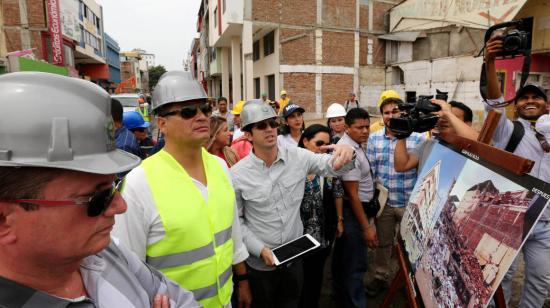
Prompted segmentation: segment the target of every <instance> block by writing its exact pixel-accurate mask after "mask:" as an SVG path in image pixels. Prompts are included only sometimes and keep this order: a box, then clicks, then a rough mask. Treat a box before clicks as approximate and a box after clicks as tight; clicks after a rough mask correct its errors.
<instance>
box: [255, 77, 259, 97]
mask: <svg viewBox="0 0 550 308" xmlns="http://www.w3.org/2000/svg"><path fill="white" fill-rule="evenodd" d="M254 97H256V98H260V78H259V77H258V78H254Z"/></svg>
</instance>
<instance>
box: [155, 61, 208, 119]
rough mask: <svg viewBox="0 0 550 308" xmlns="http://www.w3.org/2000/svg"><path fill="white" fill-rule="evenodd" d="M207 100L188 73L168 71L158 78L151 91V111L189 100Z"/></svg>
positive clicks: (199, 86)
mask: <svg viewBox="0 0 550 308" xmlns="http://www.w3.org/2000/svg"><path fill="white" fill-rule="evenodd" d="M207 98H208V96H207V95H206V93H205V92H204V89H203V88H202V87H201V85H200V84H199V82H198V81H197V80H195V79H194V78H193V75H191V73H190V72H184V71H168V72H166V73H164V74H162V76H160V79H159V82H158V83H157V85H156V86H155V89H154V90H153V110H155V111H156V110H157V109H158V108H159V107H160V106H163V105H166V104H171V103H177V102H185V101H190V100H204V101H206V99H207Z"/></svg>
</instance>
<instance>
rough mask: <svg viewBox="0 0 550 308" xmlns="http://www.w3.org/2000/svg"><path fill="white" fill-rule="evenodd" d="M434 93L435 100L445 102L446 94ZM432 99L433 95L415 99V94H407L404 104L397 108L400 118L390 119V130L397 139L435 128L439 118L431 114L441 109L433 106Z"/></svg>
mask: <svg viewBox="0 0 550 308" xmlns="http://www.w3.org/2000/svg"><path fill="white" fill-rule="evenodd" d="M436 91H437V94H436V96H435V98H436V99H441V100H444V101H447V98H448V95H447V92H441V91H439V90H436ZM432 98H433V95H420V96H418V98H416V92H412V91H411V92H407V100H406V102H404V103H402V104H399V106H398V107H399V110H401V111H402V112H403V113H402V114H401V117H399V118H393V119H390V129H391V131H392V132H393V134H394V135H395V136H396V137H397V138H398V139H405V138H407V137H409V136H410V135H411V134H412V133H413V132H417V133H423V132H426V131H429V130H431V129H433V128H434V127H435V126H436V124H437V121H438V120H439V117H438V116H437V115H434V114H433V112H437V111H440V110H441V107H439V105H436V104H433V103H432V102H431V99H432Z"/></svg>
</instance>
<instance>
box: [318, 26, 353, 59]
mask: <svg viewBox="0 0 550 308" xmlns="http://www.w3.org/2000/svg"><path fill="white" fill-rule="evenodd" d="M354 40H355V35H354V34H353V33H343V32H332V31H323V64H324V65H340V66H353V62H354V53H355V51H354V48H355V43H354Z"/></svg>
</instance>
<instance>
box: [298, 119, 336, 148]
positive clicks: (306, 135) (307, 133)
mask: <svg viewBox="0 0 550 308" xmlns="http://www.w3.org/2000/svg"><path fill="white" fill-rule="evenodd" d="M318 133H327V134H328V135H329V137H330V129H329V128H328V127H326V126H324V125H321V124H312V125H310V126H308V127H307V128H306V130H304V132H303V133H302V136H300V140H299V141H298V147H300V148H305V146H304V139H307V140H311V139H313V137H315V135H317V134H318Z"/></svg>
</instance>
